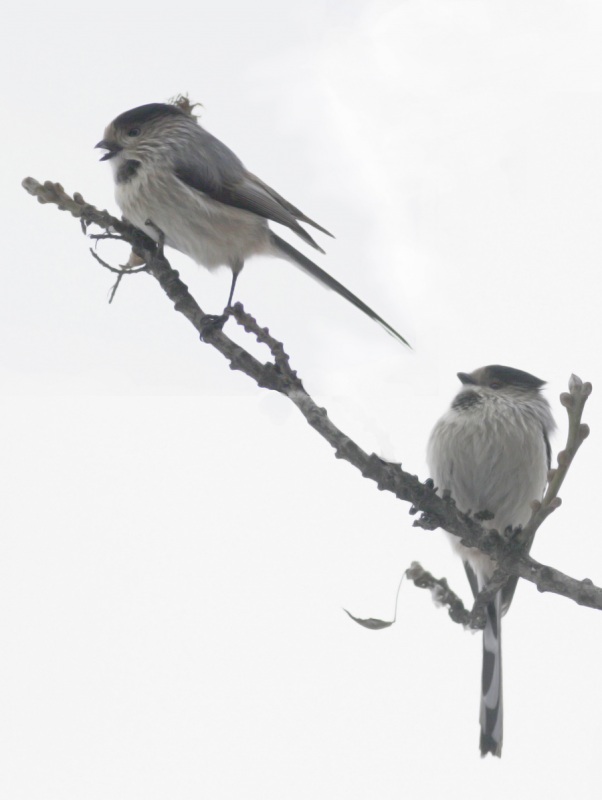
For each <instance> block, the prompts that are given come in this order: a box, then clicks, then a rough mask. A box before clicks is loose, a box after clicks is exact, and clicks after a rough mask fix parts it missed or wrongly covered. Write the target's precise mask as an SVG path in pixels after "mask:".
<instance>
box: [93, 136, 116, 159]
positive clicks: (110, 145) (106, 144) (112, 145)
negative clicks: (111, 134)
mask: <svg viewBox="0 0 602 800" xmlns="http://www.w3.org/2000/svg"><path fill="white" fill-rule="evenodd" d="M94 147H99V148H100V149H101V150H106V151H107V152H106V153H105V154H104V156H102V157H101V159H100V160H101V161H108V160H109V159H110V158H113V156H116V155H117V153H120V152H121V151H122V150H123V147H122V146H121V145H120V144H117V142H110V141H109V140H108V139H101V140H100V142H98V144H95V145H94Z"/></svg>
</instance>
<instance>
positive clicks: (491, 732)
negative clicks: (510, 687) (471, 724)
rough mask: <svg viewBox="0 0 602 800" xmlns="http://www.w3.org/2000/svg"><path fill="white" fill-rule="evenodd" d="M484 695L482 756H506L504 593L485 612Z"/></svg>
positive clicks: (482, 699) (488, 605) (482, 708)
mask: <svg viewBox="0 0 602 800" xmlns="http://www.w3.org/2000/svg"><path fill="white" fill-rule="evenodd" d="M485 613H486V622H485V629H484V631H483V676H482V692H481V755H482V756H485V755H487V754H488V753H491V755H494V756H498V757H499V756H501V755H502V739H503V733H504V728H503V706H502V630H501V623H502V593H501V591H500V592H498V593H497V594H496V596H495V599H494V600H492V601H491V602H490V603H488V604H487V607H486V609H485Z"/></svg>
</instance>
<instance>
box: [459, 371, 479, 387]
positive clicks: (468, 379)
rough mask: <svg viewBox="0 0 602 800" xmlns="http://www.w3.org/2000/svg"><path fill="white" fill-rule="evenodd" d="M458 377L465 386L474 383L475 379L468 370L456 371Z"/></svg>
mask: <svg viewBox="0 0 602 800" xmlns="http://www.w3.org/2000/svg"><path fill="white" fill-rule="evenodd" d="M458 378H460V383H463V384H464V385H465V386H466V385H467V384H468V385H469V386H470V385H472V386H474V384H475V383H476V381H475V379H474V378H473V377H472V375H469V374H468V372H458Z"/></svg>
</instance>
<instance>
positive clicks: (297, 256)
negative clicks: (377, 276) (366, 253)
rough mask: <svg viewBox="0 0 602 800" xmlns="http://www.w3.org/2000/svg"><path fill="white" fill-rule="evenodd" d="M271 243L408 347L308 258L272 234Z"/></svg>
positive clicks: (387, 324) (358, 300) (371, 312)
mask: <svg viewBox="0 0 602 800" xmlns="http://www.w3.org/2000/svg"><path fill="white" fill-rule="evenodd" d="M272 243H273V244H274V246H275V248H276V249H277V250H278V251H279V252H280V254H281V255H283V256H284V257H285V258H287V259H288V260H289V261H292V262H293V264H295V265H296V266H297V267H300V268H301V269H302V270H304V271H305V272H307V273H308V274H309V275H311V277H312V278H316V280H319V281H320V282H321V283H323V284H324V286H327V287H328V288H329V289H332V290H333V291H335V292H336V293H337V294H339V295H341V297H344V298H345V300H348V301H349V302H350V303H352V304H353V305H354V306H355V307H356V308H359V310H360V311H363V312H364V314H366V315H367V316H368V317H370V319H373V320H374V321H375V322H378V324H379V325H381V326H382V327H383V328H384V329H385V330H386V331H387V333H389V334H391V336H393V337H394V338H395V339H397V340H399V341H400V342H403V344H405V345H407V346H408V347H410V345H409V344H408V342H407V341H406V340H405V339H404V338H403V336H402V335H401V334H400V333H398V332H397V331H396V330H395V328H393V327H391V325H389V323H388V322H385V320H384V319H383V318H382V317H380V316H379V315H378V314H377V313H376V312H375V311H373V310H372V309H371V308H370V306H367V305H366V303H364V301H363V300H360V299H359V297H356V296H355V295H354V294H353V293H352V292H350V291H349V289H347V288H345V286H343V284H342V283H339V282H338V281H337V280H335V278H333V277H332V276H331V275H329V274H328V273H327V272H325V271H324V270H323V269H322V268H321V267H319V266H318V265H317V264H314V262H313V261H310V260H309V258H306V256H304V255H303V254H302V253H300V252H299V251H298V250H296V249H295V248H294V247H293V246H292V245H290V244H289V243H288V242H286V241H285V240H284V239H281V238H280V236H277V235H276V234H275V233H273V232H272Z"/></svg>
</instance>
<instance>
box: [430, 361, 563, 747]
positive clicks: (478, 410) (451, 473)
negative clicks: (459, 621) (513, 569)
mask: <svg viewBox="0 0 602 800" xmlns="http://www.w3.org/2000/svg"><path fill="white" fill-rule="evenodd" d="M458 377H459V379H460V381H461V382H462V388H461V389H460V391H459V392H458V394H457V395H456V397H455V398H454V400H453V402H452V404H451V407H450V408H449V410H448V411H447V412H446V413H445V414H444V415H443V417H441V419H440V420H439V421H438V422H437V424H436V425H435V427H434V429H433V432H432V433H431V437H430V440H429V443H428V451H427V461H428V465H429V470H430V474H431V477H432V479H433V480H434V482H435V486H436V487H437V491H438V492H439V493H443V492H444V491H445V490H449V492H450V493H451V496H452V498H453V499H454V500H455V501H456V505H457V506H458V508H459V509H460V510H461V511H464V512H469V511H471V512H472V513H476V512H480V511H489V512H491V513H492V514H493V515H494V517H493V519H491V520H489V521H487V522H484V523H483V524H484V525H485V526H486V527H489V528H495V529H496V530H498V531H499V532H500V533H501V534H503V533H504V532H505V531H506V529H507V528H508V527H512V528H516V527H518V526H524V525H525V524H526V523H527V522H528V520H529V518H530V516H531V511H532V509H531V504H532V502H533V501H534V500H541V498H542V496H543V492H544V488H545V486H546V482H547V475H548V470H549V468H550V442H549V436H550V434H551V432H552V431H553V430H554V428H555V424H554V420H553V418H552V412H551V410H550V406H549V404H548V402H547V400H546V399H545V398H544V397H543V395H542V394H541V389H542V387H543V386H544V381H542V380H540V379H539V378H536V377H534V376H533V375H530V374H529V373H528V372H523V371H522V370H518V369H513V368H512V367H502V366H499V365H492V366H488V367H481V368H480V369H477V370H475V371H474V372H472V373H470V374H466V373H464V372H459V373H458ZM451 539H452V543H453V545H454V547H455V549H456V550H457V551H458V553H459V555H460V556H461V558H462V559H463V561H464V567H465V569H466V574H467V576H468V580H469V582H470V586H471V589H472V592H473V594H474V595H475V596H476V595H477V594H478V592H479V590H480V589H482V588H483V586H484V585H485V584H486V583H487V581H488V580H489V579H490V578H491V576H492V574H493V571H494V566H495V565H494V562H493V561H492V560H491V559H490V558H489V557H488V556H487V555H485V554H484V553H481V552H480V551H478V550H475V549H469V548H466V547H464V546H463V545H461V544H460V540H459V539H458V538H457V537H455V536H451ZM528 546H530V543H529V545H528ZM516 584H517V578H515V577H512V578H509V579H508V581H507V582H506V583H505V585H504V586H503V587H502V588H501V589H500V591H499V592H497V594H496V597H495V599H494V600H492V601H491V602H490V603H489V604H488V605H487V607H486V624H485V629H484V631H483V672H482V693H481V711H480V724H481V738H480V746H481V754H482V755H486V754H487V753H491V754H492V755H495V756H500V755H501V753H502V738H503V709H502V650H501V647H502V640H501V617H502V614H505V613H506V611H508V608H509V606H510V603H511V601H512V597H513V595H514V590H515V589H516Z"/></svg>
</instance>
